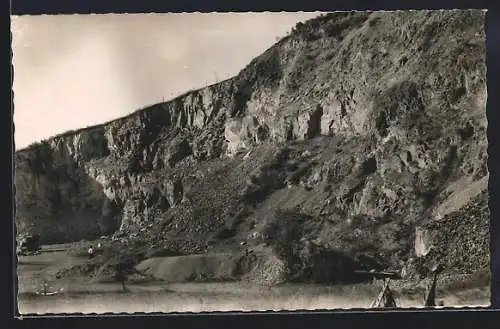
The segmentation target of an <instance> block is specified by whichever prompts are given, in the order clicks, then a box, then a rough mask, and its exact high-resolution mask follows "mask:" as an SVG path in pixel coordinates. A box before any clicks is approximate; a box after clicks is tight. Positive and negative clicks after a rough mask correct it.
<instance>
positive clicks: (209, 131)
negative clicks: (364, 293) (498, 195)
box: [15, 10, 489, 281]
mask: <svg viewBox="0 0 500 329" xmlns="http://www.w3.org/2000/svg"><path fill="white" fill-rule="evenodd" d="M483 25H484V13H483V12H481V11H477V10H468V11H453V12H451V11H450V12H446V11H439V12H438V11H436V12H433V11H422V12H399V13H382V12H380V13H370V14H368V13H334V14H328V15H325V16H322V17H319V18H317V19H314V20H311V21H309V22H307V23H305V24H299V25H297V27H296V28H295V31H294V32H293V33H292V34H291V35H290V36H288V37H286V38H284V39H282V40H281V41H279V42H278V43H277V44H276V45H275V46H274V47H272V48H270V49H269V50H267V51H266V52H265V53H264V54H262V55H261V56H259V57H258V58H256V59H254V60H253V61H252V62H251V63H250V64H249V65H248V66H247V67H246V68H245V69H243V70H242V71H241V72H240V74H238V75H237V76H236V77H234V78H232V79H230V80H227V81H224V82H221V83H219V84H216V85H212V86H209V87H206V88H204V89H201V90H197V91H192V92H189V93H187V94H185V95H183V96H180V97H178V98H177V99H174V100H172V101H170V102H166V103H162V104H158V105H154V106H151V107H148V108H145V109H142V110H140V111H137V112H135V113H133V114H131V115H129V116H127V117H125V118H121V119H118V120H115V121H113V122H110V123H107V124H104V125H102V126H99V127H92V128H88V129H84V130H81V131H78V132H75V133H73V134H66V135H61V136H56V137H54V138H52V139H50V140H49V141H47V142H44V143H42V144H40V145H35V146H32V147H29V148H27V149H25V150H21V151H18V152H17V153H16V159H15V160H16V169H15V170H16V177H15V179H16V206H17V214H16V223H17V227H18V230H19V231H22V232H26V231H30V232H31V231H33V232H34V233H38V234H40V236H41V238H42V240H43V241H44V243H49V242H64V241H74V240H79V239H82V238H91V237H97V236H99V235H101V234H108V233H111V232H114V233H115V234H116V235H122V236H127V237H128V238H130V239H132V240H134V241H141V243H143V244H148V245H150V246H151V248H153V249H154V250H162V252H164V253H165V254H168V255H185V254H192V253H203V252H205V251H207V250H211V249H214V250H218V249H221V248H222V249H224V248H236V249H238V248H240V247H241V245H240V243H242V242H244V244H245V245H246V246H248V248H253V247H256V246H259V245H261V244H269V245H274V244H276V241H275V240H273V239H271V240H269V239H267V240H266V238H265V237H263V236H265V231H266V229H265V228H266V227H267V226H268V225H270V223H274V222H275V219H276V212H277V210H278V209H280V210H283V211H285V210H293V211H294V212H296V213H299V214H301V216H306V217H305V218H307V219H305V220H304V221H303V222H302V224H300V225H298V226H296V232H295V233H296V234H297V236H296V237H294V238H293V239H292V240H293V241H295V242H294V243H293V244H292V245H293V246H295V247H290V248H291V249H290V248H289V251H288V254H287V255H292V256H293V257H292V256H291V258H290V257H288V256H286V257H285V256H283V257H284V258H283V259H281V261H282V262H283V264H285V265H286V264H288V265H286V266H285V265H283V267H280V268H296V270H293V271H295V272H294V275H295V277H296V278H297V280H306V277H315V278H316V279H315V280H316V281H318V280H319V281H321V280H330V279H332V278H334V277H338V276H335V274H334V273H333V274H332V273H330V272H328V271H327V270H325V269H322V270H318V268H321V266H323V265H321V266H320V265H317V263H318V262H319V259H332V262H335V261H337V260H338V259H344V260H343V262H344V263H345V265H342V266H340V265H339V266H337V267H338V268H351V269H352V268H353V267H356V266H358V265H359V262H358V260H360V259H363V260H364V261H362V262H365V263H366V262H368V260H370V262H372V263H373V264H372V265H371V266H379V267H385V268H393V269H401V268H402V267H405V266H406V265H405V264H407V263H408V262H410V260H411V259H413V258H416V257H417V255H415V242H416V241H415V237H416V234H415V232H416V228H417V227H422V229H425V231H426V232H427V233H425V234H426V237H428V239H429V241H431V240H432V241H445V240H443V239H444V238H437V237H439V236H441V237H442V235H443V234H445V233H443V232H448V231H447V230H451V227H452V226H453V225H452V224H446V223H452V222H453V219H454V218H456V219H457V220H458V221H460V223H461V222H462V221H465V219H466V218H468V216H470V212H471V211H476V210H477V209H476V208H474V207H473V206H472V205H474V204H476V203H477V200H483V199H484V198H485V197H486V193H487V190H486V187H487V180H488V170H487V162H486V159H487V139H486V126H487V121H486V112H485V102H486V66H485V60H484V55H485V44H484V41H485V40H484V39H485V37H484V31H483ZM478 198H479V199H478ZM481 198H483V199H481ZM475 200H476V201H475ZM474 209H476V210H474ZM481 209H482V210H481V211H480V212H479V213H477V214H475V215H474V216H475V217H474V223H476V224H475V226H472V227H470V226H468V225H465V222H464V223H463V224H464V225H462V224H460V225H458V226H456V228H455V229H453V230H456V231H457V232H455V231H454V232H455V233H454V234H455V235H454V236H460V237H464V238H465V237H467V239H466V241H468V242H467V243H462V242H461V241H462V240H460V239H458V240H457V239H454V238H450V239H448V240H446V241H448V242H447V243H448V245H447V246H446V248H444V247H443V246H439V245H436V244H433V246H432V248H431V249H430V251H429V250H427V247H425V248H423V249H425V252H423V253H421V249H422V248H420V249H419V248H417V249H418V251H417V253H418V254H419V255H418V256H419V257H417V258H419V259H420V260H419V261H424V262H426V261H429V262H430V261H433V260H437V259H441V260H443V262H445V265H446V266H445V267H446V269H447V270H448V271H459V272H467V271H469V270H470V269H473V268H478V267H485V266H487V263H488V262H487V261H486V260H487V259H488V255H489V249H488V248H486V247H485V246H486V244H487V242H486V241H487V233H488V229H487V227H488V223H489V214H488V211H487V208H485V209H483V208H481ZM459 214H460V215H459ZM441 221H442V223H443V224H438V223H441ZM277 223H278V224H277V225H278V226H279V225H281V226H279V227H283V225H285V224H283V223H282V224H279V221H278V222H277ZM443 225H444V226H443ZM447 225H450V226H447ZM443 227H445V228H443ZM453 227H454V226H453ZM473 227H475V228H473ZM221 232H225V233H224V234H223V233H221ZM263 232H264V233H263ZM440 234H441V235H440ZM301 239H303V241H301ZM418 239H421V237H419V238H418ZM426 239H427V238H426ZM436 239H437V240H436ZM483 240H484V241H483ZM305 241H312V242H313V243H314V244H315V245H317V246H319V247H318V248H319V249H318V250H322V251H318V252H310V251H306V249H307V248H306V247H305V246H306V242H305ZM464 241H465V240H464ZM481 241H482V242H481ZM418 243H420V242H418ZM418 243H417V244H418ZM485 243H486V244H485ZM458 245H460V247H457V246H458ZM472 250H473V252H472ZM278 254H279V253H278ZM327 254H328V255H330V256H331V257H330V256H328V257H327V256H325V255H327ZM315 255H321V256H315ZM339 255H343V256H339ZM443 255H446V256H443ZM451 255H453V256H451ZM469 255H475V256H474V258H471V257H469ZM344 256H345V258H343V257H344ZM273 257H274V256H273ZM280 257H281V256H280ZM287 257H288V258H287ZM457 259H463V262H462V261H460V262H459V263H460V264H458V263H457ZM309 261H312V262H313V263H314V264H316V265H314V264H313V265H314V266H313V265H304V264H308V262H309ZM350 262H352V263H350ZM292 263H293V264H302V265H301V266H299V267H294V266H295V265H293V266H292V265H290V264H292ZM348 263H349V264H348ZM328 264H329V263H328ZM328 264H327V265H324V268H336V266H334V265H331V264H330V265H328ZM353 264H354V265H353ZM377 264H378V265H377ZM280 266H281V265H280ZM287 266H288V267H287ZM297 266H298V265H297ZM318 266H319V267H318ZM300 273H302V274H300ZM304 273H307V274H304ZM325 278H330V279H325ZM332 280H333V279H332Z"/></svg>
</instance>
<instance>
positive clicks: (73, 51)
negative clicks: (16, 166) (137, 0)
mask: <svg viewBox="0 0 500 329" xmlns="http://www.w3.org/2000/svg"><path fill="white" fill-rule="evenodd" d="M319 14H320V13H318V12H316V13H304V12H297V13H286V12H283V13H190V14H173V13H172V14H113V15H39V16H12V17H11V22H12V23H11V31H12V51H13V66H14V73H13V74H14V82H13V90H14V125H15V133H14V139H15V144H16V149H20V148H23V147H25V146H28V145H29V144H31V143H33V142H36V141H40V140H42V139H45V138H48V137H51V136H53V135H56V134H59V133H62V132H65V131H68V130H70V129H78V128H83V127H87V126H91V125H95V124H99V123H103V122H106V121H109V120H112V119H115V118H119V117H122V116H125V115H127V114H129V113H131V112H134V111H135V110H137V109H139V108H143V107H145V106H147V105H151V104H155V103H157V102H160V101H162V100H168V99H171V98H174V97H175V96H177V95H179V94H182V93H184V92H186V91H188V90H191V89H197V88H201V87H203V86H206V85H208V84H212V83H214V82H216V81H221V80H224V79H226V78H229V77H231V76H234V75H236V74H237V73H238V72H239V71H240V70H241V69H243V68H244V67H245V66H246V65H247V64H248V63H249V62H250V61H251V60H252V59H253V58H255V57H256V56H258V55H259V54H261V53H262V52H263V51H264V50H266V49H267V48H269V47H270V46H272V45H273V44H274V43H275V42H276V40H277V37H282V36H284V35H286V34H287V33H288V32H289V31H290V30H291V28H292V27H293V26H294V25H295V24H296V23H297V22H299V21H305V20H307V19H310V18H313V17H315V16H317V15H319Z"/></svg>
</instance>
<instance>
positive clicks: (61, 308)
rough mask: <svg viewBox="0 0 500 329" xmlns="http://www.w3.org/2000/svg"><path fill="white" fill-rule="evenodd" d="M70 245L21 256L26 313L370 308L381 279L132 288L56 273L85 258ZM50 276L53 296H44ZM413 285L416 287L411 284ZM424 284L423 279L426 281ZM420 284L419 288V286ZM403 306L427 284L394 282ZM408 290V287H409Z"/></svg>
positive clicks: (477, 300) (477, 291)
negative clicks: (352, 282)
mask: <svg viewBox="0 0 500 329" xmlns="http://www.w3.org/2000/svg"><path fill="white" fill-rule="evenodd" d="M68 247H70V246H67V245H64V246H63V245H60V246H50V247H44V248H43V252H42V253H41V254H40V255H35V256H21V257H20V258H19V264H18V278H19V285H18V307H19V311H20V312H21V313H22V314H43V313H75V312H78V313H108V312H111V313H122V312H125V313H130V312H205V311H206V312H208V311H265V310H314V309H349V308H366V307H368V306H369V305H370V303H371V302H372V301H373V300H374V299H375V298H376V296H377V294H378V292H379V289H380V287H381V283H380V282H375V283H365V284H355V285H333V286H324V285H292V284H284V285H279V286H273V287H264V286H258V285H252V284H248V283H243V282H230V283H165V282H159V281H151V280H150V281H144V282H142V283H130V284H128V288H129V289H130V292H127V293H124V292H122V291H121V285H120V284H119V283H114V282H112V283H96V282H93V281H92V280H89V278H84V277H72V278H63V279H57V278H55V273H57V271H59V270H61V269H63V268H67V267H70V266H75V265H77V264H80V263H82V262H84V261H85V259H86V258H85V257H83V256H79V255H71V254H68V252H67V251H66V250H67V248H68ZM44 282H47V284H48V287H49V291H58V292H59V293H57V294H56V295H53V296H40V295H37V294H36V292H37V291H39V290H41V288H42V286H43V283H44ZM411 286H413V287H414V289H409V288H410V287H411ZM420 286H421V285H420ZM415 287H416V288H415ZM447 287H449V288H447V289H441V290H438V296H437V298H438V300H442V301H443V302H444V304H445V306H448V307H463V306H475V305H482V306H487V305H488V304H489V295H490V291H489V284H488V283H487V282H480V281H477V282H476V284H475V285H471V284H469V285H462V286H457V285H456V284H455V286H453V285H452V284H448V285H447ZM393 289H394V292H395V295H396V297H397V302H398V306H400V307H421V305H422V299H423V290H422V289H421V288H419V287H417V285H416V284H415V283H409V282H394V287H393ZM403 292H404V293H403Z"/></svg>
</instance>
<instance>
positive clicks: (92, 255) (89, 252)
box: [87, 245, 95, 259]
mask: <svg viewBox="0 0 500 329" xmlns="http://www.w3.org/2000/svg"><path fill="white" fill-rule="evenodd" d="M87 253H88V255H89V259H92V258H94V256H95V254H94V247H93V246H92V245H91V246H90V247H89V249H88V251H87Z"/></svg>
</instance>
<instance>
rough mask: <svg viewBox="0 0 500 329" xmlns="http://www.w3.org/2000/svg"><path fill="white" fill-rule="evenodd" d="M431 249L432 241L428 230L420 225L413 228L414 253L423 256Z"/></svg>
mask: <svg viewBox="0 0 500 329" xmlns="http://www.w3.org/2000/svg"><path fill="white" fill-rule="evenodd" d="M431 249H432V241H431V236H430V234H429V232H428V231H427V230H425V229H423V228H421V227H417V228H416V229H415V255H416V256H417V257H425V256H427V254H428V253H429V252H430V251H431Z"/></svg>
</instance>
